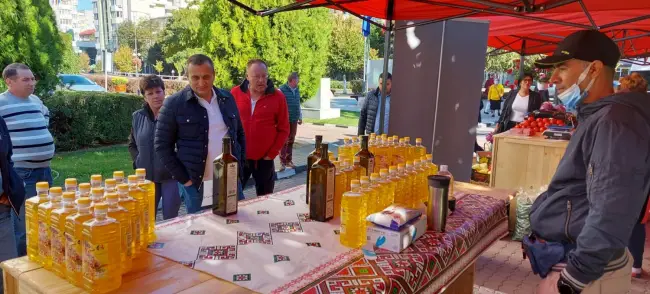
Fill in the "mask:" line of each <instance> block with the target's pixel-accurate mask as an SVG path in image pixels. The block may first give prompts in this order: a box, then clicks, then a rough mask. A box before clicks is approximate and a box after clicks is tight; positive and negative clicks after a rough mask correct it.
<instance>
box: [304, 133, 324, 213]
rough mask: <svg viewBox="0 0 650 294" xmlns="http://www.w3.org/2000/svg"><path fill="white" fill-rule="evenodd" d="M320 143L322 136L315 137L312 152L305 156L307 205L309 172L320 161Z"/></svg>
mask: <svg viewBox="0 0 650 294" xmlns="http://www.w3.org/2000/svg"><path fill="white" fill-rule="evenodd" d="M321 143H323V136H321V135H316V146H315V149H314V151H312V152H311V153H309V155H308V156H307V195H306V196H305V199H307V200H306V202H307V204H309V177H310V174H311V173H310V172H309V171H310V170H311V166H312V165H314V163H316V161H318V160H319V159H320V156H321Z"/></svg>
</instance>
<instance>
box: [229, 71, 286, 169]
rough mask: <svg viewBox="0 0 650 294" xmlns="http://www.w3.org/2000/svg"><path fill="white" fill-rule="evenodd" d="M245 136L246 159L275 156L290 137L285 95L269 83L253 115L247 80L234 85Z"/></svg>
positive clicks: (233, 93) (232, 91)
mask: <svg viewBox="0 0 650 294" xmlns="http://www.w3.org/2000/svg"><path fill="white" fill-rule="evenodd" d="M230 92H231V93H232V95H233V96H234V97H235V102H236V103H237V109H239V116H240V118H241V122H242V124H243V125H244V134H245V136H246V159H252V160H259V159H262V158H264V157H265V156H268V157H269V158H273V159H275V157H276V156H278V154H279V153H280V149H282V146H284V143H285V142H286V141H287V138H288V137H289V110H288V108H287V99H286V98H285V97H284V94H282V92H281V91H280V90H278V89H276V88H275V87H274V86H273V83H272V82H271V81H269V82H268V86H267V88H266V92H265V93H264V95H262V97H260V99H259V100H257V103H256V104H255V112H254V113H253V114H251V95H250V92H249V91H248V81H244V82H243V83H242V84H241V85H239V86H236V87H234V88H232V90H231V91H230Z"/></svg>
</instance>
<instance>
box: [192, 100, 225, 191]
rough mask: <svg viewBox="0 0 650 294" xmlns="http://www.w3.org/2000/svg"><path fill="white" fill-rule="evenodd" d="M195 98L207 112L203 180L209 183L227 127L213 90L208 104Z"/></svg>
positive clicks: (220, 151)
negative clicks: (206, 154) (207, 123)
mask: <svg viewBox="0 0 650 294" xmlns="http://www.w3.org/2000/svg"><path fill="white" fill-rule="evenodd" d="M197 98H198V99H199V104H201V106H203V108H205V110H207V112H208V122H209V127H208V157H207V158H206V160H205V171H204V173H203V180H204V181H211V180H212V174H213V171H214V167H213V165H212V162H213V161H214V159H215V158H217V156H219V155H221V153H222V152H223V150H222V148H223V146H222V144H223V142H222V139H223V137H224V136H225V135H226V132H228V127H227V126H226V123H225V122H224V121H223V116H222V115H221V109H220V108H219V102H217V94H216V93H215V92H214V90H212V99H211V100H210V103H208V101H205V99H203V98H200V97H197Z"/></svg>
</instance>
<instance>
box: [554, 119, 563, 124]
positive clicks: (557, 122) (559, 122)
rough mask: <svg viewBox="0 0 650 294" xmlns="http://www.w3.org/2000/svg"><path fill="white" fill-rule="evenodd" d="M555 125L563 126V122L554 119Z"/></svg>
mask: <svg viewBox="0 0 650 294" xmlns="http://www.w3.org/2000/svg"><path fill="white" fill-rule="evenodd" d="M555 124H556V125H560V124H564V121H563V120H561V119H556V120H555Z"/></svg>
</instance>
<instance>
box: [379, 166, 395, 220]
mask: <svg viewBox="0 0 650 294" xmlns="http://www.w3.org/2000/svg"><path fill="white" fill-rule="evenodd" d="M379 176H380V177H381V179H380V180H379V182H380V183H381V184H382V185H386V186H387V187H388V189H386V190H385V191H382V194H380V195H379V203H381V206H382V207H383V208H382V210H383V209H384V208H386V207H388V206H389V205H391V204H392V203H393V201H394V200H395V189H396V187H397V186H396V185H395V182H393V181H391V180H390V178H389V175H388V169H385V168H382V169H381V170H380V171H379Z"/></svg>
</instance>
